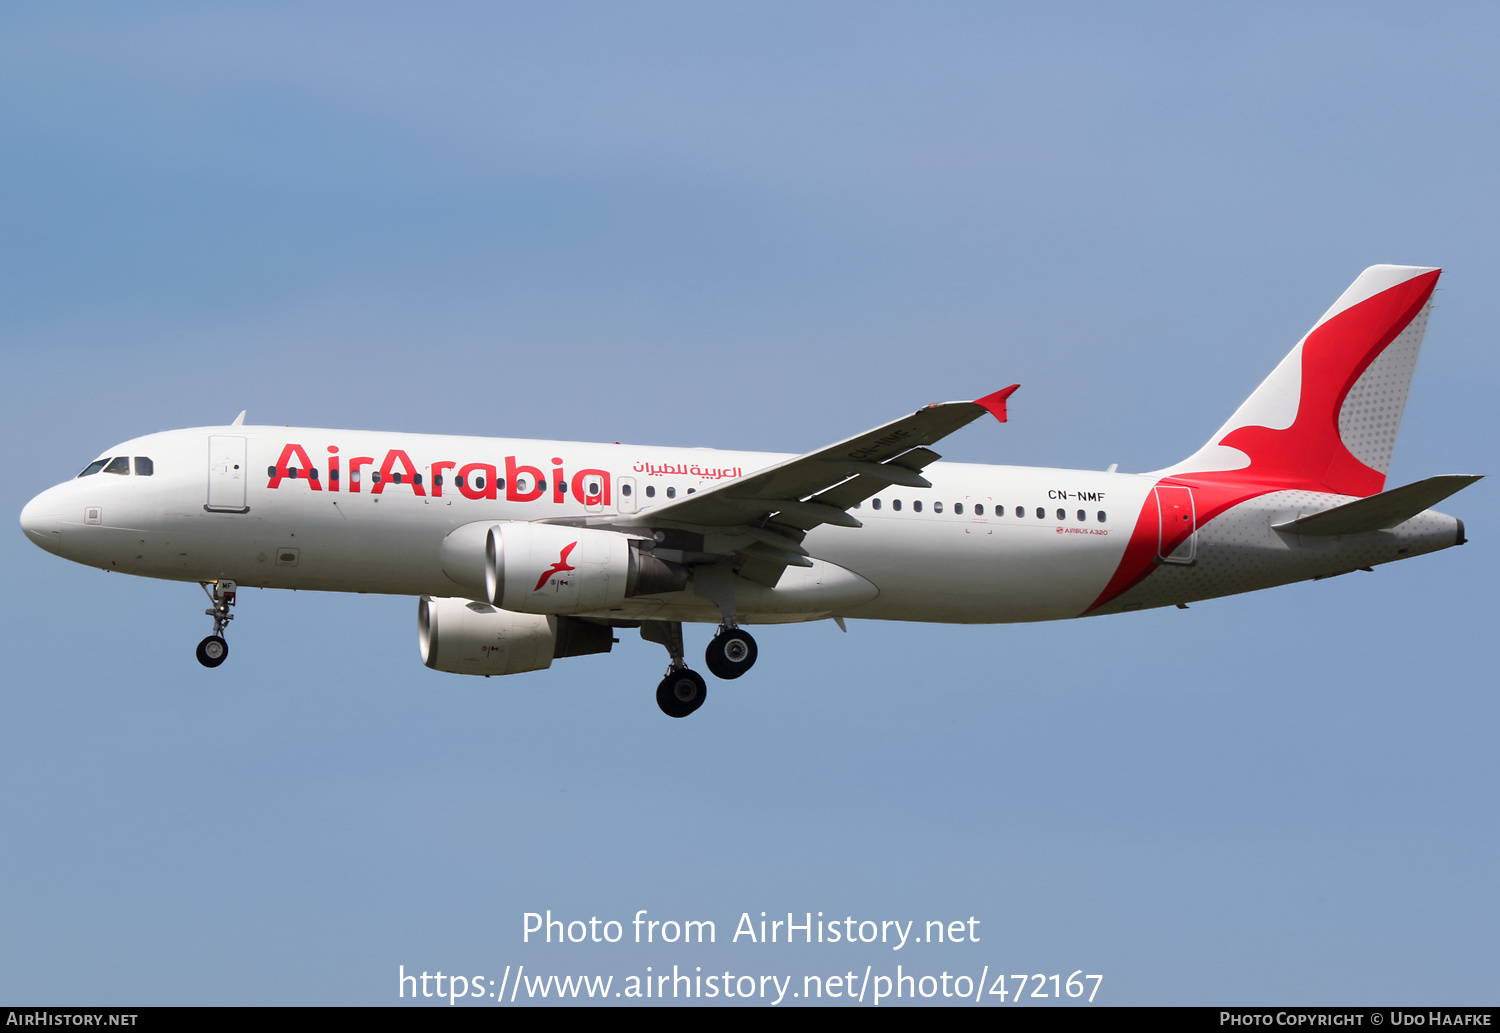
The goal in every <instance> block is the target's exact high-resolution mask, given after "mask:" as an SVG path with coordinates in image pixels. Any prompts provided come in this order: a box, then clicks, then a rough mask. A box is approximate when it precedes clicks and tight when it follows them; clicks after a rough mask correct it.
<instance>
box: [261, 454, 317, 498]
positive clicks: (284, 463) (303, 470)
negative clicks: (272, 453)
mask: <svg viewBox="0 0 1500 1033" xmlns="http://www.w3.org/2000/svg"><path fill="white" fill-rule="evenodd" d="M312 465H313V464H312V460H311V459H309V458H308V457H307V449H305V448H303V447H302V446H301V445H292V444H288V445H283V446H282V448H281V457H280V458H279V459H277V460H276V468H275V469H274V470H272V471H271V477H270V480H268V481H267V482H266V487H267V488H279V487H281V479H282V478H283V477H289V478H291V479H292V480H299V479H301V478H302V477H306V478H307V483H308V484H309V485H311V486H312V490H313V491H322V490H323V486H322V485H321V484H319V483H318V480H317V478H316V477H313V476H311V474H309V472H308V471H310V470H311V469H312ZM292 470H299V471H300V475H299V474H294V473H292V472H291V471H292Z"/></svg>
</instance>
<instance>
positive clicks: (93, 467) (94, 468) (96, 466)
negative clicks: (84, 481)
mask: <svg viewBox="0 0 1500 1033" xmlns="http://www.w3.org/2000/svg"><path fill="white" fill-rule="evenodd" d="M107 462H109V460H108V459H95V460H94V461H93V462H92V463H90V464H89V465H88V466H85V467H84V468H83V473H81V474H79V475H78V476H80V477H87V476H89V475H90V474H95V473H98V472H99V471H100V470H102V469H104V464H105V463H107Z"/></svg>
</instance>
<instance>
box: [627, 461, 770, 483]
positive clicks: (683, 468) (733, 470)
mask: <svg viewBox="0 0 1500 1033" xmlns="http://www.w3.org/2000/svg"><path fill="white" fill-rule="evenodd" d="M631 469H632V470H634V471H635V472H636V473H643V474H645V475H646V476H647V477H697V478H700V479H702V480H705V481H722V480H728V479H730V478H734V477H743V476H744V471H743V470H741V469H740V468H739V467H738V466H728V467H717V466H699V465H698V464H697V463H662V464H661V465H657V464H656V463H636V464H635V465H633V466H632V467H631Z"/></svg>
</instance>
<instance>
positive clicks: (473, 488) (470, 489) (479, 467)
mask: <svg viewBox="0 0 1500 1033" xmlns="http://www.w3.org/2000/svg"><path fill="white" fill-rule="evenodd" d="M476 471H477V472H478V474H479V476H478V477H476V476H475V473H476ZM458 490H459V491H460V492H462V493H463V496H464V498H466V499H492V498H494V497H495V468H494V467H493V466H491V465H490V464H489V463H470V464H469V465H468V466H461V467H459V469H458Z"/></svg>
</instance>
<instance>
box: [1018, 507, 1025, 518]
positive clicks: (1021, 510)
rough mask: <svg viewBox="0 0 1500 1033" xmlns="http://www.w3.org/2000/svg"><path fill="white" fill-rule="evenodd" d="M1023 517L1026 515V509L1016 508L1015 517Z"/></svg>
mask: <svg viewBox="0 0 1500 1033" xmlns="http://www.w3.org/2000/svg"><path fill="white" fill-rule="evenodd" d="M1025 515H1026V507H1025V506H1017V507H1016V516H1018V517H1024V516H1025Z"/></svg>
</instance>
